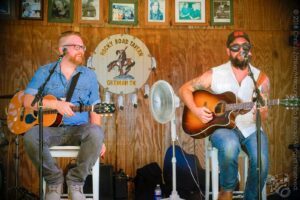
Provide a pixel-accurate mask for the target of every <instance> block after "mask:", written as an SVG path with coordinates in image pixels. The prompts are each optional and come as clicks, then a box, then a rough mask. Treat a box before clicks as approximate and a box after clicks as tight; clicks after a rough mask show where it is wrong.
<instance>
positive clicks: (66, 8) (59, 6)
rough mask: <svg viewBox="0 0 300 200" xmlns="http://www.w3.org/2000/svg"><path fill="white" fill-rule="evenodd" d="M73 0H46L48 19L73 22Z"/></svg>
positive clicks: (50, 20)
mask: <svg viewBox="0 0 300 200" xmlns="http://www.w3.org/2000/svg"><path fill="white" fill-rule="evenodd" d="M73 4H74V0H48V21H49V22H60V23H71V22H73V6H74V5H73Z"/></svg>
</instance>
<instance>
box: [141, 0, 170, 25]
mask: <svg viewBox="0 0 300 200" xmlns="http://www.w3.org/2000/svg"><path fill="white" fill-rule="evenodd" d="M145 5H146V9H145V10H146V11H147V17H146V24H148V23H149V24H151V25H152V24H158V25H163V24H167V23H168V20H169V17H168V13H169V12H168V10H169V6H168V5H169V4H168V1H167V0H147V3H146V4H145Z"/></svg>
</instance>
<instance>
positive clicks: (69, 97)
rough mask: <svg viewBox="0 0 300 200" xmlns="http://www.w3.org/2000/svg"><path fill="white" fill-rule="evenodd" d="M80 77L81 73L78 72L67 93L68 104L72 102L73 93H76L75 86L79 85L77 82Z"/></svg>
mask: <svg viewBox="0 0 300 200" xmlns="http://www.w3.org/2000/svg"><path fill="white" fill-rule="evenodd" d="M79 76H80V72H78V73H77V74H76V75H75V76H73V78H72V82H71V85H70V88H69V90H68V93H67V96H66V101H67V102H70V100H71V98H72V95H73V92H74V89H75V86H76V84H77V81H78V78H79Z"/></svg>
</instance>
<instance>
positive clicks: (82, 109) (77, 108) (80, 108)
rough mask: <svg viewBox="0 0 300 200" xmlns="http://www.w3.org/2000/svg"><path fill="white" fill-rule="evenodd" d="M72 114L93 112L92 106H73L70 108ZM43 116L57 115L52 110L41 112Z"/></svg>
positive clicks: (55, 111)
mask: <svg viewBox="0 0 300 200" xmlns="http://www.w3.org/2000/svg"><path fill="white" fill-rule="evenodd" d="M72 110H73V111H74V112H89V111H93V110H94V106H74V107H72ZM43 113H44V114H56V113H58V112H57V110H53V109H45V110H43Z"/></svg>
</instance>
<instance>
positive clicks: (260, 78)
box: [256, 71, 267, 87]
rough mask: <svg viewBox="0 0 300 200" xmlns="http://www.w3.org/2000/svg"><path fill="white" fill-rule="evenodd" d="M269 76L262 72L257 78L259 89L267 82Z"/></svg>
mask: <svg viewBox="0 0 300 200" xmlns="http://www.w3.org/2000/svg"><path fill="white" fill-rule="evenodd" d="M266 78H267V75H266V74H265V73H264V72H262V71H261V72H260V73H259V75H258V78H257V81H256V83H257V87H259V86H261V84H262V83H263V82H264V81H265V80H266Z"/></svg>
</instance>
